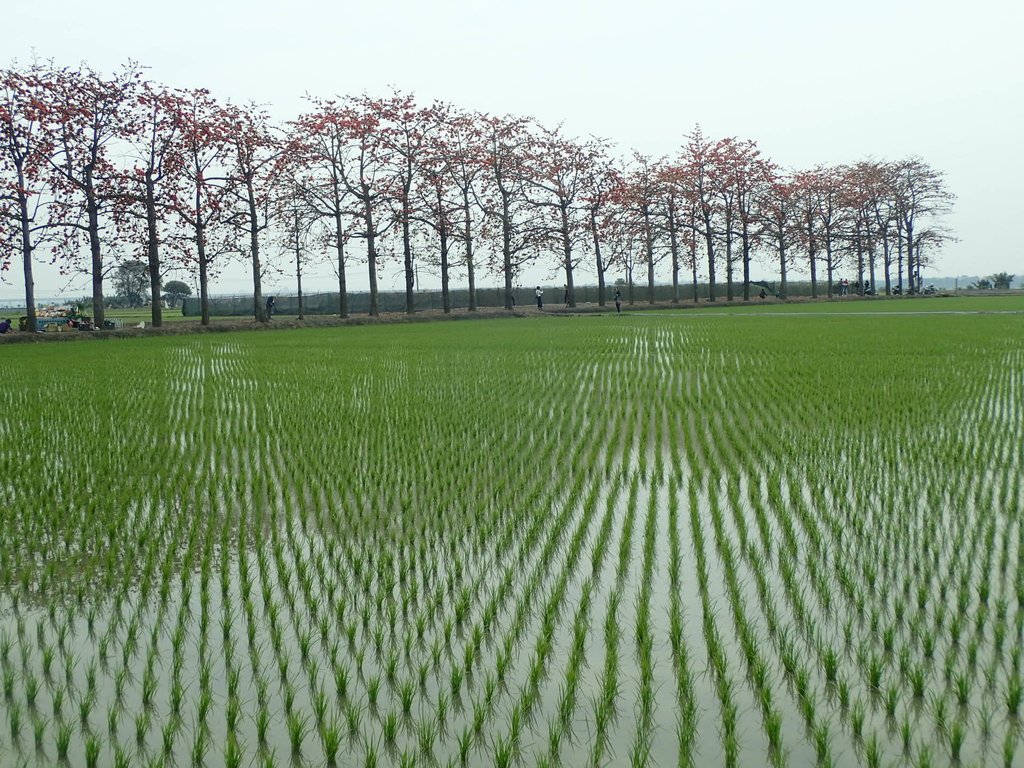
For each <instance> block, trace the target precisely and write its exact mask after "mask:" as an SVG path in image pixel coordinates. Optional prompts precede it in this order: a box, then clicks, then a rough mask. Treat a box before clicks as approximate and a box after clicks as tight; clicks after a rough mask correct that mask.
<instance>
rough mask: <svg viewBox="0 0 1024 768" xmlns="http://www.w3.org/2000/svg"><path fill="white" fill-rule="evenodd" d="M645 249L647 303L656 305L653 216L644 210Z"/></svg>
mask: <svg viewBox="0 0 1024 768" xmlns="http://www.w3.org/2000/svg"><path fill="white" fill-rule="evenodd" d="M643 213H644V247H645V248H646V249H647V303H648V304H653V303H654V235H653V234H652V233H651V214H650V211H649V210H647V208H644V212H643Z"/></svg>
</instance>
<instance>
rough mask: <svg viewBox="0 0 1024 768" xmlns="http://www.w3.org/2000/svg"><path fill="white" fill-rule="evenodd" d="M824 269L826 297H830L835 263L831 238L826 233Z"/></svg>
mask: <svg viewBox="0 0 1024 768" xmlns="http://www.w3.org/2000/svg"><path fill="white" fill-rule="evenodd" d="M825 271H826V272H827V277H828V297H829V298H830V299H831V298H832V293H833V282H834V279H833V275H834V274H835V271H836V263H835V261H833V260H832V238H830V237H828V236H827V235H826V237H825Z"/></svg>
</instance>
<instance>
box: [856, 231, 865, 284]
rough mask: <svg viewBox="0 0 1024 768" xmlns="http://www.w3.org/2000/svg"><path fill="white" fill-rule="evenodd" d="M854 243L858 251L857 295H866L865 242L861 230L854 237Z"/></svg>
mask: <svg viewBox="0 0 1024 768" xmlns="http://www.w3.org/2000/svg"><path fill="white" fill-rule="evenodd" d="M854 243H855V244H856V245H855V247H856V249H857V295H858V296H863V295H864V241H863V240H862V239H861V235H860V230H859V228H858V231H857V233H856V234H855V235H854Z"/></svg>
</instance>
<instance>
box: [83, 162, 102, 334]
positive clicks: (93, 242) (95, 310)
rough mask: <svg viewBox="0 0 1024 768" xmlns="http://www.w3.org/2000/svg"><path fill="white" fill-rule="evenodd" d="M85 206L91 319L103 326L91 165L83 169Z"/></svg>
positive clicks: (95, 205) (100, 269)
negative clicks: (89, 267) (90, 273)
mask: <svg viewBox="0 0 1024 768" xmlns="http://www.w3.org/2000/svg"><path fill="white" fill-rule="evenodd" d="M85 207H86V213H87V215H88V218H89V252H90V254H91V256H92V320H93V325H94V327H96V328H101V329H102V328H103V321H104V320H105V319H106V318H105V315H104V311H105V310H104V306H103V256H102V254H101V253H100V214H99V205H98V203H97V201H96V191H95V190H94V189H93V186H92V166H87V167H86V169H85Z"/></svg>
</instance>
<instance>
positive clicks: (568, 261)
mask: <svg viewBox="0 0 1024 768" xmlns="http://www.w3.org/2000/svg"><path fill="white" fill-rule="evenodd" d="M561 214H562V253H563V254H564V260H565V290H566V293H568V296H567V298H568V303H569V307H570V308H575V306H576V288H575V286H574V285H573V282H572V241H571V240H570V239H569V212H568V210H567V209H566V207H565V206H564V205H563V206H561Z"/></svg>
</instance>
